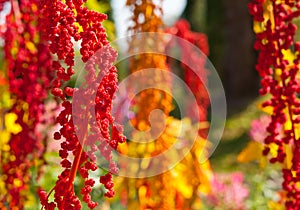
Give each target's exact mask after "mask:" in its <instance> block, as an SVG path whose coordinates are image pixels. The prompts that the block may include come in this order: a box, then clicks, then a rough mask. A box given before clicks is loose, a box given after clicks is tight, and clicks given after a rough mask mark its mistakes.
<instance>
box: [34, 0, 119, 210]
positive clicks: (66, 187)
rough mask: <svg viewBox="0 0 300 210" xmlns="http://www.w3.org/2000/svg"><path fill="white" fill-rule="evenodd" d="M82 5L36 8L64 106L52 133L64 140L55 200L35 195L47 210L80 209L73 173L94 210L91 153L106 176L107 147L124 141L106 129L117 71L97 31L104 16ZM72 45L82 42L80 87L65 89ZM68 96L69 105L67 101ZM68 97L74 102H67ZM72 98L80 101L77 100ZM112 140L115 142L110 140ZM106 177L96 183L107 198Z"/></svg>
mask: <svg viewBox="0 0 300 210" xmlns="http://www.w3.org/2000/svg"><path fill="white" fill-rule="evenodd" d="M84 2H85V1H75V0H74V1H72V0H67V1H61V0H54V1H42V2H41V3H40V10H41V11H42V13H43V17H42V21H43V23H44V28H43V32H44V37H45V39H46V40H48V41H49V43H50V46H49V47H50V50H51V52H52V53H53V54H56V55H57V57H58V60H57V61H55V62H53V68H54V69H55V71H56V74H57V78H56V79H55V80H54V82H53V89H52V94H53V95H55V96H56V97H57V98H60V99H61V100H62V101H63V102H62V106H63V108H64V109H63V110H62V111H61V113H60V114H59V116H58V117H57V122H58V123H59V124H60V125H61V129H60V130H59V131H57V132H56V133H55V134H54V139H55V140H59V139H60V138H61V137H64V138H65V141H63V142H62V143H61V149H60V151H59V155H60V157H61V158H62V161H61V165H62V167H63V168H64V171H63V172H62V173H61V174H60V175H59V176H58V181H57V183H56V185H55V187H54V188H53V191H54V201H53V202H49V201H48V196H47V197H45V193H44V192H43V191H40V199H41V202H42V205H43V207H44V208H45V209H51V208H52V206H53V205H55V206H57V207H58V209H68V210H69V209H70V210H71V209H80V208H81V202H80V200H79V198H78V197H77V195H75V192H74V179H75V177H76V175H77V173H79V174H80V175H81V177H82V178H83V179H84V180H85V186H84V187H83V188H82V189H81V194H82V195H83V201H84V202H86V203H87V204H88V207H89V208H90V209H93V208H95V207H96V206H97V203H96V202H94V201H92V199H91V196H90V193H91V191H92V187H93V186H94V181H93V180H92V179H91V178H89V171H95V170H97V169H98V166H97V165H96V162H95V161H96V156H95V154H94V153H95V152H96V151H97V150H99V151H100V153H101V155H102V156H103V157H104V158H105V159H106V160H108V161H109V162H110V164H109V169H110V170H109V171H110V172H116V171H117V168H116V164H115V163H113V162H112V160H111V158H112V154H111V152H112V148H114V149H116V147H117V145H118V143H119V142H124V140H125V138H124V137H123V135H122V134H121V133H120V132H119V131H117V134H116V133H113V135H110V127H111V126H112V127H114V126H115V125H114V119H113V117H112V116H111V106H112V99H113V97H114V94H115V92H116V90H117V70H116V68H115V67H114V66H113V65H112V63H113V62H114V60H115V59H116V57H117V53H116V52H115V51H114V50H113V49H112V48H111V47H110V46H109V42H108V41H107V39H106V33H105V29H104V28H103V26H102V21H103V20H105V19H106V15H105V14H101V13H97V12H94V11H91V10H88V8H86V7H85V6H83V3H84ZM74 41H81V48H80V54H81V56H82V61H83V62H85V63H86V75H85V78H84V79H85V82H84V84H83V86H84V88H81V89H79V90H76V89H74V88H72V87H67V86H66V84H65V83H64V82H65V81H68V80H69V79H70V77H71V76H72V75H73V74H74V70H73V67H74ZM104 47H106V48H107V49H108V51H107V52H106V53H105V54H103V55H101V57H100V58H101V59H100V60H101V61H100V63H97V62H99V61H97V60H94V59H93V57H97V55H95V54H96V52H97V51H98V50H100V49H103V48H104ZM92 56H93V57H92ZM60 61H63V62H64V63H65V64H66V65H67V67H66V68H64V67H63V65H61V64H60ZM95 65H97V66H101V68H100V69H101V72H100V73H99V74H98V75H96V69H95ZM100 76H102V78H101V77H100ZM95 90H96V91H95ZM92 92H94V93H95V95H96V98H95V99H94V101H90V100H89V96H90V95H91V93H92ZM76 95H80V96H81V97H80V99H78V97H74V96H76ZM67 97H68V98H69V99H70V100H69V99H68V100H67ZM72 98H73V100H74V99H75V101H73V102H71V99H72ZM77 99H78V100H79V101H76V100H77ZM83 101H88V105H87V106H86V107H83V108H80V110H79V113H80V115H78V116H75V117H76V118H80V119H82V122H83V123H80V125H78V124H76V125H74V122H73V120H74V119H73V117H74V116H73V112H74V110H73V109H74V108H73V104H77V103H79V104H80V103H82V102H83ZM93 105H94V106H93ZM90 107H94V108H95V114H96V119H95V122H94V121H93V119H92V118H90V117H87V116H90V115H91V113H90ZM99 136H101V138H100V137H99ZM115 136H117V137H118V138H114V137H115ZM71 153H72V154H73V156H74V158H73V160H72V161H71V160H70V157H69V155H70V154H71ZM107 177H110V178H109V179H108V178H107ZM111 177H112V176H111V174H110V173H108V174H107V175H104V176H103V177H101V178H100V182H101V183H102V184H103V185H104V187H105V188H106V189H107V190H108V191H107V192H106V193H105V195H106V196H107V197H111V196H112V195H113V194H114V191H113V183H112V179H111Z"/></svg>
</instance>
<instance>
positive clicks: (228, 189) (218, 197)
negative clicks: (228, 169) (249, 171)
mask: <svg viewBox="0 0 300 210" xmlns="http://www.w3.org/2000/svg"><path fill="white" fill-rule="evenodd" d="M211 188H212V192H211V193H210V194H209V196H208V198H207V201H208V205H209V206H213V207H220V208H222V209H230V210H243V209H246V205H245V200H246V198H247V197H248V195H249V189H248V187H247V186H246V185H245V184H244V175H243V174H242V173H239V172H236V173H232V174H216V175H215V177H214V179H213V180H212V183H211Z"/></svg>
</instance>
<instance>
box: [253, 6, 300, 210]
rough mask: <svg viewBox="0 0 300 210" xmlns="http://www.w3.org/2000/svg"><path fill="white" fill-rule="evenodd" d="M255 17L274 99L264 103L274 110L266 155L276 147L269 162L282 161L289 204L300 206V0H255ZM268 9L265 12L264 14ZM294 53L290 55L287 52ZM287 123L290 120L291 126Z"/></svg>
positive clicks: (262, 69) (266, 89)
mask: <svg viewBox="0 0 300 210" xmlns="http://www.w3.org/2000/svg"><path fill="white" fill-rule="evenodd" d="M249 11H250V14H252V15H253V17H254V18H253V19H254V21H257V22H258V23H260V24H261V27H262V30H261V31H260V32H257V34H256V37H257V40H256V42H255V44H254V48H255V49H256V50H258V51H259V52H260V53H259V57H258V63H257V65H256V69H257V71H258V72H259V75H260V76H261V77H262V80H261V86H262V88H261V90H260V93H261V94H262V95H264V94H267V93H269V94H270V95H271V99H270V100H268V101H266V102H264V104H263V106H264V107H271V108H272V109H273V113H272V116H271V122H270V124H269V126H268V127H267V132H268V136H267V137H266V138H265V141H264V142H265V145H266V146H265V150H264V151H263V154H264V155H268V154H269V153H270V147H271V146H273V148H274V145H275V146H276V148H277V155H276V156H275V157H271V159H270V162H271V163H275V162H279V163H283V170H282V171H283V178H284V182H283V184H282V186H283V189H284V190H285V192H286V197H287V199H286V203H285V205H286V208H287V209H298V208H299V206H300V200H299V196H300V188H299V184H300V158H299V154H300V153H299V152H300V144H299V136H298V134H297V132H296V125H297V126H298V124H299V122H300V121H299V119H300V116H299V114H300V112H299V106H300V100H299V93H300V88H299V79H298V78H297V77H298V76H297V74H298V72H299V59H300V48H299V46H300V44H299V43H298V42H296V41H295V39H294V37H295V34H296V30H297V26H296V25H295V24H294V23H293V20H294V19H295V18H298V17H299V16H300V2H299V1H289V0H285V1H276V0H271V1H266V0H253V1H252V2H251V3H250V4H249ZM264 12H265V15H264ZM289 52H290V54H293V55H294V57H292V58H290V59H289V58H287V56H286V54H287V53H289ZM288 124H290V125H289V126H288ZM286 148H291V150H292V153H293V154H292V156H293V157H292V162H291V163H290V162H289V160H287V153H286Z"/></svg>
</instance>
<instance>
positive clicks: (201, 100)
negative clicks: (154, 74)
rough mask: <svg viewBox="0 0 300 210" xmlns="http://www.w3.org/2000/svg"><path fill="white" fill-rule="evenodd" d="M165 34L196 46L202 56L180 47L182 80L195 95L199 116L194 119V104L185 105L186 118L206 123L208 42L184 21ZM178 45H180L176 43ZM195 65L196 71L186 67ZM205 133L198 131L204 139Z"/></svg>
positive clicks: (204, 36)
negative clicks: (200, 76)
mask: <svg viewBox="0 0 300 210" xmlns="http://www.w3.org/2000/svg"><path fill="white" fill-rule="evenodd" d="M166 32H167V33H170V34H173V35H176V36H178V37H180V38H182V39H184V40H187V41H189V42H191V43H192V44H194V45H195V46H197V47H198V48H199V49H200V50H201V52H203V55H202V54H199V52H191V50H189V49H185V47H184V46H182V47H181V57H182V59H181V60H182V62H181V67H182V68H183V70H184V80H185V82H186V83H187V85H188V86H189V88H191V91H192V92H193V94H194V95H195V98H196V100H197V104H198V110H199V116H197V117H195V113H194V110H195V108H193V106H194V104H187V110H189V113H188V116H189V117H190V118H191V119H200V121H206V118H207V108H208V106H209V103H210V101H209V97H208V93H207V90H206V87H205V85H207V82H208V81H207V75H208V72H207V71H206V69H205V64H206V57H205V56H204V55H208V54H209V47H208V41H207V37H206V35H205V34H203V33H199V32H193V31H191V30H190V24H189V23H188V22H187V21H186V20H184V19H181V20H179V21H177V22H176V23H175V25H174V26H173V27H170V28H168V29H167V30H166ZM178 44H179V45H180V44H181V43H178ZM191 63H193V64H195V63H196V64H197V65H195V66H197V69H194V70H192V69H190V68H189V67H188V64H191ZM194 71H196V72H197V74H198V75H202V78H201V79H202V80H201V79H200V78H199V77H198V76H197V75H196V74H195V72H194ZM206 133H207V132H206V131H203V130H201V131H199V134H200V135H201V136H202V137H203V138H206V135H207V134H206Z"/></svg>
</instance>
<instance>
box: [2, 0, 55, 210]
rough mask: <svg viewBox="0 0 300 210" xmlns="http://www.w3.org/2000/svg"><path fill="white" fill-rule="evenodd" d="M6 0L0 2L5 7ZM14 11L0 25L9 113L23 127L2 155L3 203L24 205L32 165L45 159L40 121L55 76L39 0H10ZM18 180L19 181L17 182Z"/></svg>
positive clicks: (13, 135)
mask: <svg viewBox="0 0 300 210" xmlns="http://www.w3.org/2000/svg"><path fill="white" fill-rule="evenodd" d="M3 3H4V1H1V2H0V5H1V6H0V7H1V8H2V5H3ZM10 7H11V11H10V13H9V14H8V15H7V17H6V21H5V23H4V24H5V26H4V27H1V29H3V31H1V32H0V35H1V38H3V41H4V59H5V63H6V67H7V74H8V77H9V90H10V95H11V98H12V101H13V105H12V107H11V108H10V110H8V113H14V114H16V115H17V119H16V123H18V124H19V125H20V126H21V127H22V130H21V131H20V132H19V133H16V134H11V137H10V140H9V146H10V151H9V156H10V157H11V158H9V159H8V158H6V159H5V158H1V159H2V160H4V161H3V162H1V163H2V164H1V169H0V170H1V174H2V176H3V177H6V178H5V188H6V190H7V191H8V193H7V194H5V195H3V200H1V202H2V203H4V204H5V205H8V206H9V208H10V209H23V208H24V202H25V200H26V194H25V193H24V192H26V191H27V190H28V189H29V184H30V179H31V174H30V170H29V169H30V168H31V167H32V166H36V159H43V157H42V155H43V152H44V145H43V135H42V134H41V133H40V131H39V130H38V125H39V124H41V123H45V122H43V119H42V115H43V114H44V112H45V108H44V102H45V100H46V98H47V95H48V90H49V88H50V82H51V80H52V78H53V71H52V70H51V55H50V51H49V49H48V47H47V46H46V45H45V43H44V42H43V40H41V37H40V34H39V22H38V21H37V17H38V16H39V11H38V10H37V1H35V0H21V1H15V0H12V1H10ZM16 183H17V184H16Z"/></svg>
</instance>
